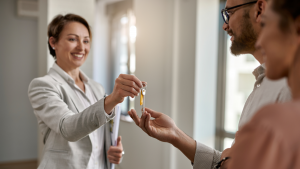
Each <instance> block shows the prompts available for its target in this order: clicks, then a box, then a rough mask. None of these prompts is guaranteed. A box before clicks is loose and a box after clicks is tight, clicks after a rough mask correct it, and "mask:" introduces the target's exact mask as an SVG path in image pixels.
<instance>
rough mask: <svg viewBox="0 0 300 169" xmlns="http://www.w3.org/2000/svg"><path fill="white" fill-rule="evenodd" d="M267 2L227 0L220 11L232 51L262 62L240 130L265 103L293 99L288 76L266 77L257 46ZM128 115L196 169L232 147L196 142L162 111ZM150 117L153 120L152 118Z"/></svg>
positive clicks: (208, 167)
mask: <svg viewBox="0 0 300 169" xmlns="http://www.w3.org/2000/svg"><path fill="white" fill-rule="evenodd" d="M266 4H267V2H266V0H257V1H253V0H227V3H226V7H225V9H223V10H222V11H221V13H222V16H223V19H224V24H223V29H224V30H225V31H226V32H227V33H228V34H229V35H230V36H231V41H232V46H231V52H232V53H233V54H234V55H241V54H252V55H253V56H254V57H255V59H256V60H258V61H259V63H260V64H261V65H260V66H259V67H257V68H256V69H255V70H254V71H253V75H254V76H255V78H256V82H255V84H254V89H253V91H252V93H251V94H250V96H249V97H248V99H247V101H246V103H245V106H244V109H243V112H242V115H241V118H240V121H239V129H240V128H241V127H242V126H243V125H244V124H245V123H247V122H248V121H249V120H250V119H251V118H252V116H253V115H254V114H255V112H256V111H257V110H258V109H260V108H262V107H263V106H264V105H266V104H270V103H275V102H285V101H288V100H290V99H291V93H290V90H289V87H288V85H287V81H286V79H281V80H278V81H271V80H269V79H268V78H266V77H265V73H264V72H265V69H266V67H265V65H264V58H263V56H262V54H261V52H260V51H259V50H256V48H255V43H256V40H257V38H258V35H259V32H260V30H261V25H260V23H261V17H262V13H264V11H265V8H266ZM128 114H129V115H130V116H131V118H132V119H133V120H134V121H135V123H136V125H138V126H139V127H140V128H141V129H142V130H143V131H144V132H146V133H147V134H148V135H149V136H151V137H154V138H156V139H158V140H160V141H163V142H169V143H171V144H172V145H173V146H174V147H176V148H178V149H179V150H180V151H181V152H182V153H183V154H184V155H185V156H186V157H187V158H188V159H189V160H191V162H192V164H193V168H194V169H212V168H214V167H215V166H220V165H221V164H223V163H224V162H223V161H225V159H226V160H227V159H228V158H226V157H227V155H228V154H229V152H230V148H229V149H226V150H225V151H223V152H219V151H217V150H215V149H212V148H210V147H208V146H206V145H204V144H202V143H200V142H197V141H195V140H194V139H192V138H191V137H189V136H188V135H186V134H185V133H184V132H183V131H181V130H180V129H179V128H178V127H177V126H176V124H175V123H174V121H173V120H172V119H171V118H170V117H169V116H167V115H165V114H163V113H160V112H156V111H154V110H151V109H148V108H146V111H145V112H144V113H143V115H142V117H141V118H139V117H138V116H137V114H136V111H135V110H131V111H129V112H128ZM151 117H152V118H154V119H153V120H151V119H150V118H151ZM237 133H238V132H237ZM236 136H237V134H236ZM233 144H234V143H233ZM245 153H247V152H245ZM221 159H223V160H221ZM220 160H221V161H220ZM228 160H230V159H228Z"/></svg>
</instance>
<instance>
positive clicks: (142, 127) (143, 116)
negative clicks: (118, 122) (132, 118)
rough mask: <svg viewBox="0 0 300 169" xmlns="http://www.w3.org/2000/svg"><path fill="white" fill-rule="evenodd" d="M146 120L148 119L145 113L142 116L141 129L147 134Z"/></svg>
mask: <svg viewBox="0 0 300 169" xmlns="http://www.w3.org/2000/svg"><path fill="white" fill-rule="evenodd" d="M145 118H146V112H144V113H143V114H142V117H141V121H140V128H141V129H142V130H144V132H146V133H147V130H146V128H145ZM147 134H148V133H147Z"/></svg>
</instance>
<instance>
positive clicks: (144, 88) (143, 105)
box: [140, 83, 147, 114]
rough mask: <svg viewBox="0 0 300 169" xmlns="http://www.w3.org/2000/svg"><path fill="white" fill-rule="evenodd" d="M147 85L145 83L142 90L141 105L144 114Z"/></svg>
mask: <svg viewBox="0 0 300 169" xmlns="http://www.w3.org/2000/svg"><path fill="white" fill-rule="evenodd" d="M146 89H147V84H146V83H143V87H142V88H141V98H140V105H141V106H142V114H143V112H145V95H146Z"/></svg>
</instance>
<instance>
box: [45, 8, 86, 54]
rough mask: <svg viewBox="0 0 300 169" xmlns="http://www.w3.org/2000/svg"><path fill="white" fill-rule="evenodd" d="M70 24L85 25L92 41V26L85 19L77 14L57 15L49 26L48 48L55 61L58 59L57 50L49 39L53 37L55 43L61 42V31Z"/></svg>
mask: <svg viewBox="0 0 300 169" xmlns="http://www.w3.org/2000/svg"><path fill="white" fill-rule="evenodd" d="M69 22H79V23H81V24H83V25H84V26H85V27H86V28H87V29H88V32H89V36H90V39H92V32H91V29H90V26H89V24H88V22H87V21H86V20H85V19H84V18H82V17H81V16H79V15H75V14H67V15H57V16H56V17H55V18H54V19H53V20H52V21H51V23H50V24H49V25H48V47H49V50H50V54H51V55H52V56H53V58H54V59H56V54H55V50H54V49H52V47H51V45H50V43H49V38H50V37H53V38H54V39H55V42H57V41H58V40H59V35H60V33H61V31H62V30H63V29H64V26H65V25H66V24H67V23H69Z"/></svg>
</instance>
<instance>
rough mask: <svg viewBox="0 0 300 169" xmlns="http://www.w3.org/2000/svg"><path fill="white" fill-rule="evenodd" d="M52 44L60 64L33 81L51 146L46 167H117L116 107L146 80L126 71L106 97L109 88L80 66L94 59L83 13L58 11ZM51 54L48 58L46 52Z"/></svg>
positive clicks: (119, 154) (31, 96)
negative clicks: (113, 132)
mask: <svg viewBox="0 0 300 169" xmlns="http://www.w3.org/2000/svg"><path fill="white" fill-rule="evenodd" d="M48 38H49V39H48V46H49V50H50V54H51V55H52V56H53V57H54V59H55V63H54V64H53V66H52V68H51V69H50V70H49V72H48V73H47V75H45V76H43V77H39V78H36V79H33V80H32V82H31V83H30V85H29V90H28V96H29V99H30V102H31V105H32V108H33V109H34V114H35V116H36V118H37V120H38V124H39V127H40V130H41V132H42V135H43V141H44V144H45V150H44V155H43V158H42V161H41V163H40V165H39V167H38V168H41V169H83V168H85V169H86V168H88V169H111V163H115V164H118V163H119V162H120V160H121V157H122V151H123V147H122V143H121V137H119V138H118V140H117V142H118V143H117V146H111V145H112V141H111V133H110V126H109V125H110V124H109V123H108V122H109V121H110V120H112V119H113V118H114V116H115V112H114V110H115V109H114V107H115V106H116V105H117V104H118V103H121V102H123V100H124V98H125V97H127V96H131V97H134V96H136V95H138V93H139V90H140V88H141V87H142V82H141V81H140V80H139V79H137V78H136V77H135V76H132V75H120V76H119V77H118V78H117V79H116V81H115V82H116V83H115V86H114V90H113V92H112V94H111V95H108V96H107V97H106V95H105V90H104V88H103V87H102V86H101V85H100V84H98V83H97V82H95V81H93V80H92V79H89V78H88V77H87V76H86V75H85V74H84V73H83V72H82V71H81V70H80V69H79V68H80V66H81V65H82V64H83V63H84V62H85V60H86V58H87V57H88V54H89V51H90V47H91V43H90V42H91V39H92V35H91V31H90V27H89V24H88V23H87V21H86V20H85V19H83V18H82V17H80V16H78V15H74V14H67V15H65V16H63V15H58V16H56V17H55V18H54V19H53V20H52V22H51V23H50V24H49V25H48ZM45 57H46V56H45Z"/></svg>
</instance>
